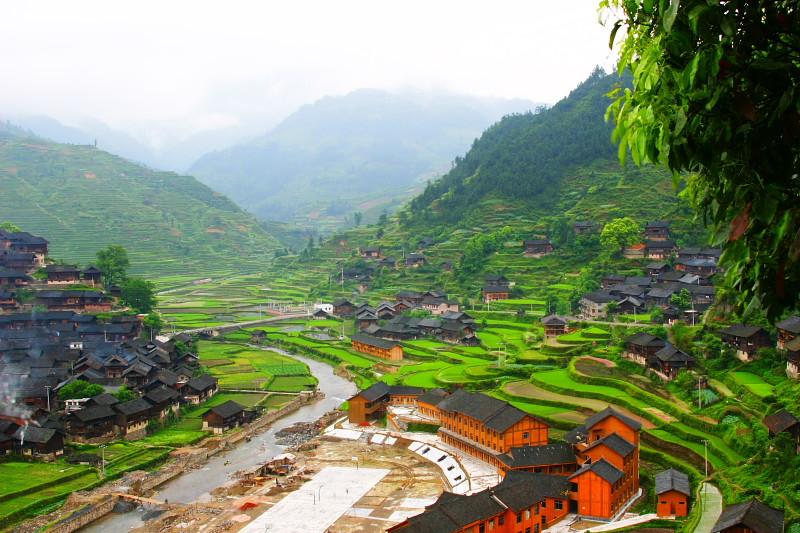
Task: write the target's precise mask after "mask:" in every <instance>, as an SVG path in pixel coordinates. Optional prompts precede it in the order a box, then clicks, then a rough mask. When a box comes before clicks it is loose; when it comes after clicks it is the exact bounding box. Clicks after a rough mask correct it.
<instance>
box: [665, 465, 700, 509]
mask: <svg viewBox="0 0 800 533" xmlns="http://www.w3.org/2000/svg"><path fill="white" fill-rule="evenodd" d="M691 495H692V489H691V485H690V483H689V476H688V475H686V474H684V473H683V472H681V471H680V470H675V469H674V468H670V469H669V470H664V471H663V472H659V473H658V474H656V496H657V498H658V503H657V505H656V513H657V514H658V516H686V515H687V514H688V512H689V498H690V497H691Z"/></svg>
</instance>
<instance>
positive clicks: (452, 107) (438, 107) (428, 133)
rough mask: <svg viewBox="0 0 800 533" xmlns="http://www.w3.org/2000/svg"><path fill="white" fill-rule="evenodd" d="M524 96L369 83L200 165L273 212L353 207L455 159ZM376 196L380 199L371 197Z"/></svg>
mask: <svg viewBox="0 0 800 533" xmlns="http://www.w3.org/2000/svg"><path fill="white" fill-rule="evenodd" d="M534 107H536V104H534V103H533V102H529V101H524V100H496V99H483V98H475V97H467V96H457V95H451V94H424V93H399V94H394V93H388V92H385V91H380V90H372V89H364V90H358V91H354V92H352V93H349V94H347V95H345V96H332V97H326V98H323V99H321V100H319V101H317V102H315V103H313V104H309V105H306V106H303V107H301V108H300V109H299V110H298V111H296V112H295V113H293V114H292V115H290V116H289V117H288V118H286V119H285V120H284V121H283V122H282V123H280V124H279V125H278V126H277V127H275V128H274V129H273V130H272V131H270V132H269V133H267V134H266V135H264V136H262V137H260V138H257V139H255V140H253V141H251V142H248V143H245V144H240V145H237V146H234V147H232V148H229V149H227V150H223V151H219V152H212V153H210V154H207V155H206V156H204V157H202V158H200V159H199V160H198V161H197V162H196V163H195V164H194V165H193V166H192V167H191V169H190V173H191V174H193V175H196V176H197V177H198V178H199V179H200V180H202V181H203V182H204V183H206V184H208V185H209V186H211V187H213V188H214V189H216V190H219V191H221V192H224V193H225V194H228V195H230V196H231V198H233V199H234V200H236V201H237V202H240V203H241V204H242V205H243V206H244V207H246V208H248V209H249V210H251V211H253V212H254V213H256V214H257V215H259V216H261V217H263V218H265V219H269V220H287V219H290V218H291V217H292V216H293V215H295V214H297V213H298V212H301V213H302V212H304V211H313V210H321V211H322V212H323V213H325V214H334V215H344V214H345V213H351V212H352V211H355V210H363V209H364V207H363V201H364V200H365V199H367V200H369V199H372V198H373V197H374V198H375V201H376V202H377V203H380V201H381V200H383V199H385V197H386V196H387V195H389V196H391V195H397V194H399V195H400V196H401V197H402V196H403V195H405V197H406V198H407V197H410V195H411V193H410V192H405V193H404V192H403V191H408V190H409V188H410V187H413V186H415V185H416V186H417V187H418V186H419V184H421V183H424V181H423V180H424V178H425V177H432V176H435V175H437V174H439V173H441V172H443V171H445V170H447V168H448V167H449V164H450V162H451V161H452V159H453V157H454V156H455V155H456V154H459V153H463V151H464V150H466V149H467V148H468V147H469V145H470V143H471V142H472V141H473V140H474V138H475V137H476V136H477V135H478V134H480V132H481V131H482V130H483V129H485V128H486V127H487V126H488V125H489V124H491V123H492V122H494V121H496V120H497V119H499V118H500V117H502V116H503V115H506V114H508V113H512V112H518V111H524V110H528V109H533V108H534ZM368 203H370V202H368Z"/></svg>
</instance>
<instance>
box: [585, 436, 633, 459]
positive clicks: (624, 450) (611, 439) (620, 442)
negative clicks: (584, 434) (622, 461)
mask: <svg viewBox="0 0 800 533" xmlns="http://www.w3.org/2000/svg"><path fill="white" fill-rule="evenodd" d="M601 444H605V445H606V446H608V448H609V449H611V450H612V451H614V452H616V453H618V454H620V455H621V456H622V457H627V456H628V455H630V454H631V453H633V451H634V450H635V449H636V446H634V445H633V444H632V443H630V442H628V441H627V440H625V439H623V438H622V437H620V436H619V435H617V434H616V433H612V434H611V435H608V436H606V437H603V438H602V439H598V440H596V441H594V442H593V443H592V444H591V445H590V446H588V447H587V448H586V449H587V450H590V449H592V448H594V447H596V446H600V445H601Z"/></svg>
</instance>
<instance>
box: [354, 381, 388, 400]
mask: <svg viewBox="0 0 800 533" xmlns="http://www.w3.org/2000/svg"><path fill="white" fill-rule="evenodd" d="M387 394H389V385H387V384H386V383H384V382H383V381H378V382H377V383H375V384H374V385H372V386H370V387H368V388H366V389H364V390H362V391H361V392H359V393H358V394H356V396H361V397H362V398H364V399H365V400H367V401H368V402H374V401H375V400H377V399H379V398H382V397H384V396H386V395H387Z"/></svg>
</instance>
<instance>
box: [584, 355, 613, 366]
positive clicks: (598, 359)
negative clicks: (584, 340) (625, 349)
mask: <svg viewBox="0 0 800 533" xmlns="http://www.w3.org/2000/svg"><path fill="white" fill-rule="evenodd" d="M578 359H588V360H590V361H594V362H595V363H600V364H601V365H603V366H605V367H608V368H614V367H615V366H617V363H615V362H614V361H610V360H608V359H603V358H602V357H595V356H593V355H584V356H583V357H579V358H578Z"/></svg>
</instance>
